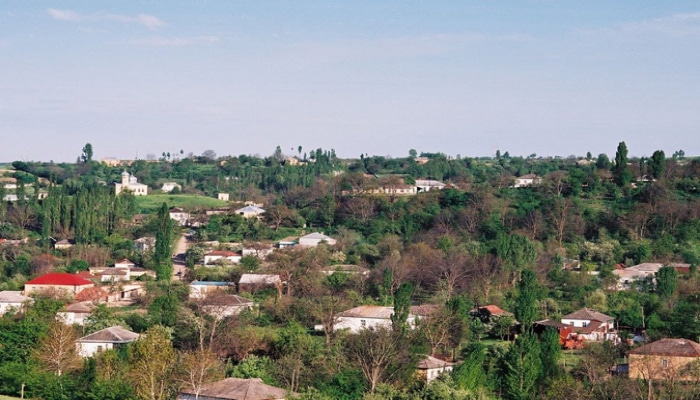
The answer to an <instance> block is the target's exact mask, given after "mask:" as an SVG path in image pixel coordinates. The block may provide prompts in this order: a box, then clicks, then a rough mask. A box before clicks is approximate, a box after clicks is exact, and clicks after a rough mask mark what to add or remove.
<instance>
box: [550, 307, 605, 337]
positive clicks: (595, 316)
mask: <svg viewBox="0 0 700 400" xmlns="http://www.w3.org/2000/svg"><path fill="white" fill-rule="evenodd" d="M561 323H562V324H564V325H569V326H571V327H572V331H573V334H576V335H578V336H581V337H583V338H585V339H586V340H588V341H602V340H613V341H617V340H618V336H617V331H616V330H615V318H614V317H611V316H609V315H605V314H603V313H600V312H598V311H595V310H592V309H590V308H582V309H580V310H578V311H575V312H573V313H571V314H567V315H564V316H563V317H561Z"/></svg>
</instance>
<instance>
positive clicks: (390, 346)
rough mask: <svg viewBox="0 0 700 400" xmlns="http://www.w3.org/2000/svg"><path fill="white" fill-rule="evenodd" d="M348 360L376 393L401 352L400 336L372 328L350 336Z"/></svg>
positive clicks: (380, 328) (378, 328)
mask: <svg viewBox="0 0 700 400" xmlns="http://www.w3.org/2000/svg"><path fill="white" fill-rule="evenodd" d="M345 349H346V351H347V355H348V358H349V359H350V361H352V362H354V363H355V365H357V366H358V367H359V368H360V370H362V374H363V375H364V376H365V379H367V382H368V383H369V387H370V392H372V393H374V390H375V389H376V388H377V384H379V383H380V382H382V381H383V380H384V379H385V378H387V373H388V370H389V366H390V365H391V363H392V362H393V361H395V360H396V357H397V355H398V354H399V353H400V352H401V340H400V339H399V336H398V335H397V334H395V333H394V332H392V331H391V330H389V329H388V328H386V327H382V326H379V327H370V328H368V329H362V330H360V332H359V333H357V334H355V335H350V336H349V337H348V338H347V341H346V343H345Z"/></svg>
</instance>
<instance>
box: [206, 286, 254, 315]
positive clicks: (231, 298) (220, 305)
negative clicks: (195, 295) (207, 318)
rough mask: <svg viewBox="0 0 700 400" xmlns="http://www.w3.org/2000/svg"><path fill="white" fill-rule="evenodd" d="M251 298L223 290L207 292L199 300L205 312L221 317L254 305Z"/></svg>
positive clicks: (234, 313)
mask: <svg viewBox="0 0 700 400" xmlns="http://www.w3.org/2000/svg"><path fill="white" fill-rule="evenodd" d="M254 304H255V303H254V302H253V300H250V299H246V298H245V297H241V296H238V295H235V294H227V293H225V292H218V293H216V292H213V293H209V294H208V295H207V296H205V297H204V298H203V299H202V300H201V304H200V306H201V308H202V311H204V312H205V313H206V314H209V315H211V316H213V317H215V318H218V319H222V318H226V317H231V316H234V315H238V314H240V313H241V312H243V311H244V310H250V309H252V308H253V306H254Z"/></svg>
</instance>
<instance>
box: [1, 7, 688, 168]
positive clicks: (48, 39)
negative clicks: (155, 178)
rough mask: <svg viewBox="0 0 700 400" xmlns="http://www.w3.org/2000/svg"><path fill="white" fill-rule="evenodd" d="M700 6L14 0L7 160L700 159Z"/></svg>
mask: <svg viewBox="0 0 700 400" xmlns="http://www.w3.org/2000/svg"><path fill="white" fill-rule="evenodd" d="M699 50H700V2H698V1H696V0H692V1H674V0H664V1H647V0H615V1H610V0H587V1H580V0H570V1H559V0H497V1H495V0H481V1H476V0H459V1H456V0H455V1H450V0H413V1H411V0H406V1H398V0H397V1H393V0H386V1H383V0H345V1H336V0H323V1H322V0H316V1H311V0H275V1H269V0H251V1H230V0H220V1H208V0H198V1H179V0H169V1H127V0H124V1H119V2H115V1H100V0H84V1H71V0H65V1H64V0H62V1H60V2H59V1H57V2H51V1H36V0H8V1H3V2H2V3H1V4H0V162H8V161H14V160H24V161H50V160H53V161H55V162H63V161H67V162H72V161H75V159H76V158H77V157H78V156H80V154H81V150H82V148H83V146H84V145H85V144H86V143H91V144H92V147H93V149H94V159H96V160H99V159H100V158H103V157H117V158H120V159H135V158H139V159H145V158H147V157H148V155H149V154H150V155H156V156H158V157H160V155H161V154H162V153H164V152H166V153H167V152H170V153H172V154H175V153H179V152H180V151H181V150H182V151H183V152H184V153H185V154H189V153H193V154H195V155H198V154H201V153H202V152H204V151H206V150H213V151H214V152H215V153H216V154H217V155H218V156H225V155H240V154H252V155H262V156H268V155H270V154H272V153H273V152H274V150H275V148H276V147H277V146H280V147H281V149H282V151H283V152H284V153H285V154H287V155H296V154H297V153H298V147H299V146H302V154H303V152H307V151H310V150H313V149H316V148H323V149H324V150H330V149H335V151H336V153H337V154H338V155H339V156H340V157H347V158H355V157H359V156H360V154H368V155H382V156H392V157H405V156H407V155H408V152H409V150H410V149H415V150H417V151H418V152H419V153H420V152H441V153H445V154H448V155H452V156H457V155H460V156H462V157H476V156H489V155H494V154H495V153H496V150H500V151H501V153H504V152H505V151H508V152H509V153H510V154H511V155H522V156H529V155H531V154H536V155H537V156H562V157H567V156H569V155H577V156H584V155H585V154H586V153H587V152H591V153H592V154H593V155H594V156H595V155H597V154H599V153H606V154H608V155H614V153H615V149H616V148H617V145H618V143H619V142H621V141H624V142H625V143H626V144H627V147H628V149H629V154H630V156H650V155H651V154H652V153H653V152H654V151H655V150H663V151H664V152H665V153H666V154H667V155H669V156H670V155H671V154H672V153H673V152H675V151H677V150H683V151H684V152H685V154H686V156H692V155H700V51H699Z"/></svg>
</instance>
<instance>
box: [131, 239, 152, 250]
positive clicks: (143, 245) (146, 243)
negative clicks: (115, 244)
mask: <svg viewBox="0 0 700 400" xmlns="http://www.w3.org/2000/svg"><path fill="white" fill-rule="evenodd" d="M155 245H156V238H155V237H153V236H144V237H140V238H138V239H136V240H134V248H136V250H138V251H142V252H143V251H148V250H151V249H152V248H154V247H155Z"/></svg>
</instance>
